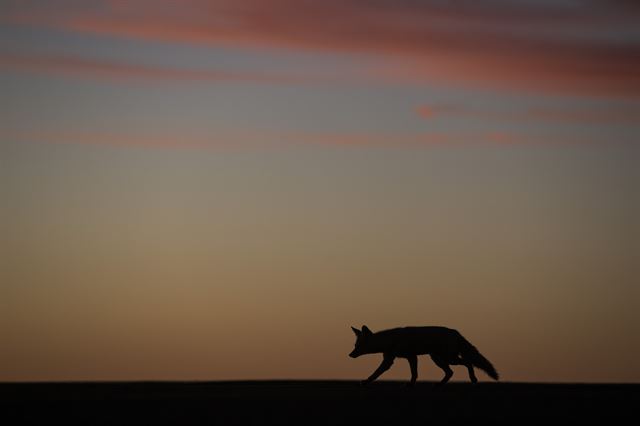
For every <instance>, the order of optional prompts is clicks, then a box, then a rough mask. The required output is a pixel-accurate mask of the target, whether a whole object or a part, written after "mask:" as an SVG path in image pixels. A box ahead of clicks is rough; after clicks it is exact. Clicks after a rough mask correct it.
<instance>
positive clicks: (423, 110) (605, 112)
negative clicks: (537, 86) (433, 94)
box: [416, 104, 640, 125]
mask: <svg viewBox="0 0 640 426" xmlns="http://www.w3.org/2000/svg"><path fill="white" fill-rule="evenodd" d="M416 113H417V114H418V116H419V117H421V118H423V119H426V120H433V119H437V118H442V117H449V118H477V119H492V120H516V121H548V122H556V123H563V124H623V125H624V124H626V125H632V124H638V123H640V109H638V108H633V107H627V108H623V107H617V108H609V109H602V108H598V109H595V108H592V109H589V108H587V107H579V108H576V107H574V108H559V107H546V108H539V107H538V108H530V109H523V110H513V109H512V110H508V111H495V110H487V109H478V108H474V107H465V106H462V105H451V104H440V105H419V106H418V107H416Z"/></svg>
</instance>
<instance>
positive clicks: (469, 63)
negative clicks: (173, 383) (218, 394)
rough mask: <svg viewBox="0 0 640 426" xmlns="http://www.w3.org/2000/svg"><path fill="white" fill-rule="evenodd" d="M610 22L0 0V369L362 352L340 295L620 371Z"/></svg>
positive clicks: (520, 376)
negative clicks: (357, 349) (356, 348)
mask: <svg viewBox="0 0 640 426" xmlns="http://www.w3.org/2000/svg"><path fill="white" fill-rule="evenodd" d="M638 21H640V3H639V2H637V1H633V0H627V1H625V0H616V1H606V2H604V1H596V0H553V1H552V0H544V1H541V0H514V1H507V0H489V1H483V2H479V1H472V0H467V1H464V0H463V1H455V2H454V1H437V0H434V1H427V0H425V1H416V0H370V1H365V0H323V1H304V0H243V1H241V0H221V1H214V0H211V1H209V0H183V1H169V0H153V1H152V0H140V1H115V0H113V1H107V0H104V1H100V0H86V1H74V0H58V1H55V2H53V1H50V2H48V1H31V0H20V1H18V0H16V1H11V0H9V1H7V0H0V196H1V197H2V208H1V209H0V235H2V245H1V249H2V252H1V253H0V259H1V260H0V346H1V348H2V349H1V350H0V381H6V380H11V381H13V380H94V379H99V380H134V379H188V380H190V379H198V380H217V379H268V378H363V377H365V376H367V375H368V374H369V373H370V372H371V371H372V370H373V368H374V367H375V366H376V365H377V363H378V362H379V357H378V356H370V357H364V358H359V359H358V360H353V359H350V358H348V357H347V354H348V353H349V352H350V350H351V349H352V346H353V340H354V338H353V335H352V332H351V330H350V328H349V327H350V326H351V325H355V326H361V325H362V324H367V325H368V326H369V327H370V328H372V329H373V330H374V331H375V330H379V329H382V328H391V327H395V326H400V325H446V326H450V327H454V328H457V329H459V330H460V331H461V332H462V333H463V334H464V335H465V336H466V337H467V338H468V339H469V340H471V341H472V342H473V343H474V344H476V345H477V346H478V347H479V349H480V350H481V351H482V352H483V353H484V354H485V355H486V356H487V357H488V358H489V359H491V360H492V361H493V362H494V364H495V365H496V367H497V368H498V370H499V371H500V372H501V375H502V376H503V377H504V379H505V380H507V381H519V380H526V381H579V382H583V381H609V382H637V381H640V365H639V364H638V362H637V360H638V358H640V337H639V336H640V313H639V312H640V311H639V309H640V287H639V285H640V266H639V265H640V220H639V219H638V218H640V196H639V195H638V194H639V192H638V182H640V168H639V167H638V164H639V160H640V140H639V136H640V77H639V76H640V29H639V28H638V26H637V22H638ZM405 364H406V363H405V362H403V361H399V362H398V363H397V366H396V367H395V368H394V369H392V370H391V371H390V372H389V373H387V375H385V376H384V377H385V378H408V375H409V368H408V365H405ZM420 372H421V378H423V379H425V378H426V379H435V378H439V377H440V375H441V373H440V371H439V370H438V369H437V368H436V367H435V366H434V365H433V364H432V363H431V361H430V360H428V359H426V358H425V359H424V361H422V363H421V366H420ZM454 378H458V379H464V378H465V375H464V371H463V370H458V371H457V373H456V376H454ZM485 378H486V377H485Z"/></svg>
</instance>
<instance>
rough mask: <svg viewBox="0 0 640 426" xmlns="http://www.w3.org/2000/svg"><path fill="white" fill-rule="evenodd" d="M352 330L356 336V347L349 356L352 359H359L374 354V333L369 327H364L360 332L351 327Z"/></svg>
mask: <svg viewBox="0 0 640 426" xmlns="http://www.w3.org/2000/svg"><path fill="white" fill-rule="evenodd" d="M351 330H353V332H354V333H355V335H356V345H355V347H354V348H353V350H352V351H351V353H350V354H349V356H350V357H351V358H357V357H359V356H360V355H364V354H369V353H373V350H372V349H373V348H371V338H372V336H373V333H372V332H371V330H369V327H367V326H366V325H363V326H362V330H358V329H357V328H355V327H351Z"/></svg>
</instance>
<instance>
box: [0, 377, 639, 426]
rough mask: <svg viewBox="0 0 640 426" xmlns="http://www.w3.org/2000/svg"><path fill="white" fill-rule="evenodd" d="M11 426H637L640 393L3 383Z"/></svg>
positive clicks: (2, 405)
mask: <svg viewBox="0 0 640 426" xmlns="http://www.w3.org/2000/svg"><path fill="white" fill-rule="evenodd" d="M0 400H1V402H0V418H2V419H11V421H10V422H6V421H2V424H6V425H13V424H16V425H17V424H38V425H46V424H85V425H94V424H109V425H123V424H135V425H143V424H175V425H188V424H222V425H236V424H237V425H251V424H258V425H320V424H323V425H324V424H327V425H329V424H349V425H354V424H369V425H370V424H384V425H390V426H393V425H407V424H409V425H410V424H465V425H478V424H492V425H496V424H510V425H522V424H578V425H584V424H603V425H609V424H623V422H624V424H627V423H631V424H635V423H636V422H637V421H638V416H639V415H640V414H639V413H640V385H598V384H594V385H570V384H566V385H565V384H562V385H560V384H525V383H480V384H478V385H475V386H473V385H471V384H468V383H450V384H448V385H446V386H445V387H442V388H438V387H435V386H434V385H433V383H425V382H423V383H418V385H417V386H416V387H415V388H412V389H411V388H406V387H404V384H403V383H399V382H385V381H381V382H376V383H373V384H371V385H370V386H369V387H360V386H359V385H358V384H357V383H356V382H349V381H263V382H184V383H183V382H138V383H133V382H132V383H125V382H123V383H108V382H106V383H91V382H89V383H4V384H2V383H0Z"/></svg>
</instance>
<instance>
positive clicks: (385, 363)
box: [360, 354, 395, 385]
mask: <svg viewBox="0 0 640 426" xmlns="http://www.w3.org/2000/svg"><path fill="white" fill-rule="evenodd" d="M394 359H395V357H394V356H393V355H389V354H384V357H383V358H382V362H381V363H380V366H379V367H378V368H376V371H374V372H373V374H372V375H370V376H369V377H368V378H367V380H363V381H362V382H360V383H361V384H363V385H366V384H369V383H371V382H373V381H374V380H375V379H377V378H378V377H380V375H381V374H382V373H384V372H385V371H387V370H388V369H389V368H391V366H392V365H393V360H394Z"/></svg>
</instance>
